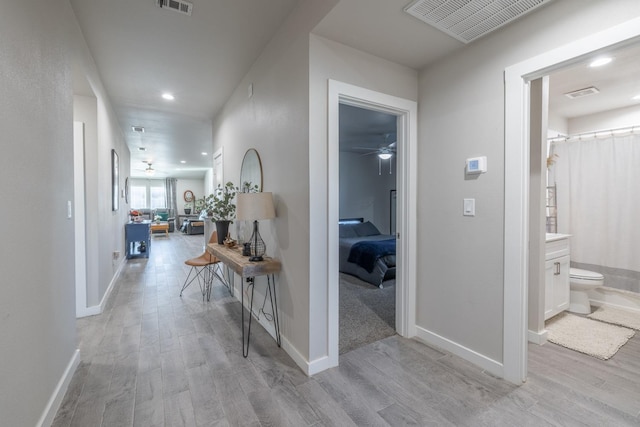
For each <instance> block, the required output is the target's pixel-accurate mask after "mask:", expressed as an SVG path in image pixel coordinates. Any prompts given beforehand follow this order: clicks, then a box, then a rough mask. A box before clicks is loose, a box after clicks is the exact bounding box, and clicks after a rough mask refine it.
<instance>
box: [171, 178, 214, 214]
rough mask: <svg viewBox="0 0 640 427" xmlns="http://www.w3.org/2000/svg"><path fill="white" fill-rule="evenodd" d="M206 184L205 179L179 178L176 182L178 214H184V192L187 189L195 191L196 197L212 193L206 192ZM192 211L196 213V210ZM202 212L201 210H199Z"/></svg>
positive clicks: (199, 197)
mask: <svg viewBox="0 0 640 427" xmlns="http://www.w3.org/2000/svg"><path fill="white" fill-rule="evenodd" d="M204 188H205V185H204V180H203V179H186V178H178V182H176V200H177V203H178V214H180V215H182V214H184V204H185V203H186V202H185V201H184V192H185V191H187V190H191V191H193V195H194V196H195V197H196V199H201V198H202V197H204V196H208V195H209V194H211V193H205V189H204ZM191 213H192V214H194V213H195V211H194V210H193V209H192V210H191ZM198 213H200V212H198Z"/></svg>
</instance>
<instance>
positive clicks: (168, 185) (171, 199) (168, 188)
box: [164, 178, 178, 217]
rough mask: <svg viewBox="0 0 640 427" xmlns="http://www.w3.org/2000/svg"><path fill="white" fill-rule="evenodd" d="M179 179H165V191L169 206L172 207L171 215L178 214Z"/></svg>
mask: <svg viewBox="0 0 640 427" xmlns="http://www.w3.org/2000/svg"><path fill="white" fill-rule="evenodd" d="M177 183H178V180H177V179H176V178H167V179H166V180H165V181H164V190H165V191H164V193H165V195H166V198H167V207H168V208H169V209H171V216H173V217H175V216H176V215H177V214H178V200H177V199H176V186H177Z"/></svg>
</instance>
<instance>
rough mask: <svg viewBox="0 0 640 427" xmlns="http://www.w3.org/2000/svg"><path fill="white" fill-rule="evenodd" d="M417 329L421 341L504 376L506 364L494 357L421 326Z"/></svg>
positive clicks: (496, 374)
mask: <svg viewBox="0 0 640 427" xmlns="http://www.w3.org/2000/svg"><path fill="white" fill-rule="evenodd" d="M416 331H417V335H416V337H417V338H418V339H420V340H421V341H423V342H425V343H427V344H429V345H435V346H437V347H440V348H442V349H444V350H447V351H448V352H450V353H453V354H455V355H456V356H459V357H462V358H463V359H465V360H468V361H469V362H471V363H473V364H475V365H478V366H479V367H481V368H482V369H484V370H486V371H488V372H489V373H490V374H492V375H495V376H497V377H500V378H504V365H503V364H502V363H500V362H497V361H495V360H493V359H489V358H488V357H486V356H483V355H482V354H480V353H477V352H475V351H473V350H471V349H469V348H466V347H464V346H462V345H460V344H458V343H455V342H453V341H451V340H449V339H447V338H444V337H442V336H440V335H438V334H435V333H433V332H430V331H427V330H426V329H424V328H421V327H419V326H416Z"/></svg>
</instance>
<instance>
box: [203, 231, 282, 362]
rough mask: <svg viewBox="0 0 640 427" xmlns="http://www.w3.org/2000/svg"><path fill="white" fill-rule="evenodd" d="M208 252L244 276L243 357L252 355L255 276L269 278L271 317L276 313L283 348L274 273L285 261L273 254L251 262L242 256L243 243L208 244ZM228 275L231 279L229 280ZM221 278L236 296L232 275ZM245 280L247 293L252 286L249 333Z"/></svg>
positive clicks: (278, 333) (241, 289)
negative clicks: (229, 244)
mask: <svg viewBox="0 0 640 427" xmlns="http://www.w3.org/2000/svg"><path fill="white" fill-rule="evenodd" d="M207 252H209V253H210V254H212V255H213V256H215V257H216V258H218V259H219V260H220V261H221V262H222V263H223V264H224V265H225V266H226V267H227V269H231V270H232V271H233V272H235V273H236V274H238V275H239V276H240V277H241V278H242V280H241V285H240V295H241V300H240V301H241V303H242V308H241V311H242V356H244V357H247V356H248V355H249V341H250V339H251V319H252V318H253V314H252V313H253V294H254V290H255V278H256V276H266V277H267V295H268V296H269V300H270V302H271V314H270V315H269V316H273V326H274V329H275V335H276V336H275V340H276V343H277V344H278V347H280V346H281V344H282V340H281V338H280V320H279V318H278V298H277V295H276V279H275V273H278V272H280V270H281V269H282V264H281V263H280V261H279V260H277V259H275V258H271V257H264V258H263V260H262V261H249V258H248V257H246V256H243V255H242V249H241V247H240V246H235V247H233V248H229V247H227V246H225V245H220V244H218V243H209V244H208V245H207ZM225 278H228V280H227V279H225ZM220 280H221V281H222V282H223V283H224V284H225V285H226V286H227V287H228V288H229V291H230V292H231V295H233V294H234V284H233V274H226V275H222V277H221V278H220ZM245 283H247V292H248V290H249V288H251V298H250V300H249V327H248V330H247V332H246V333H245V320H244V311H245V308H244V291H245V285H244V284H245ZM265 298H266V295H265ZM265 302H266V300H265ZM263 313H264V312H263ZM269 316H268V315H267V313H265V317H266V318H267V319H268V320H271V319H269ZM245 336H246V340H245Z"/></svg>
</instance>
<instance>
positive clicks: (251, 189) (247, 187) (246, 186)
mask: <svg viewBox="0 0 640 427" xmlns="http://www.w3.org/2000/svg"><path fill="white" fill-rule="evenodd" d="M241 191H242V192H243V193H257V192H258V185H257V184H256V185H252V184H251V182H250V181H245V182H243V183H242V188H241Z"/></svg>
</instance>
